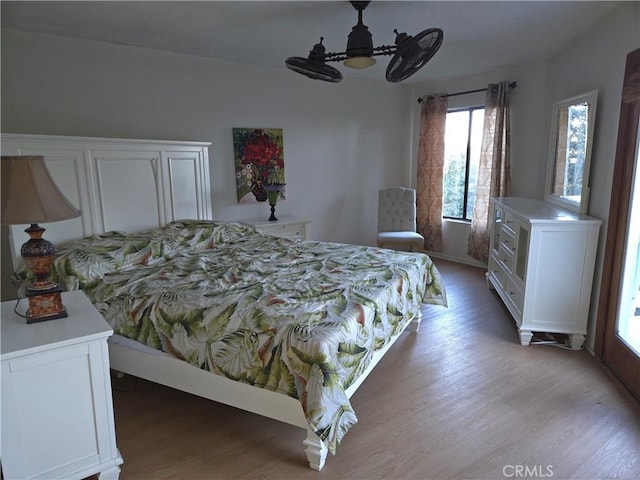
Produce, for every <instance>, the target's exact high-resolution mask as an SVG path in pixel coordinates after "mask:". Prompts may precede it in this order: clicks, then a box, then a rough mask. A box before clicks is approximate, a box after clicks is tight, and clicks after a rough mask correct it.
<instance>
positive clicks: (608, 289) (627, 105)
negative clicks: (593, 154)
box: [595, 49, 640, 399]
mask: <svg viewBox="0 0 640 480" xmlns="http://www.w3.org/2000/svg"><path fill="white" fill-rule="evenodd" d="M639 119H640V49H637V50H634V51H632V52H631V53H629V54H628V55H627V61H626V67H625V73H624V83H623V87H622V100H621V105H620V120H619V123H618V138H617V146H616V156H615V165H614V170H613V183H612V186H611V203H610V206H609V220H608V228H607V238H606V247H605V252H604V265H603V269H602V279H601V283H600V285H601V287H600V299H599V302H598V315H597V322H596V335H595V354H596V357H597V358H598V359H600V360H602V362H603V363H604V364H605V365H606V366H607V367H608V368H609V369H610V370H611V372H612V373H613V374H614V375H615V376H617V377H618V378H619V379H620V380H621V381H622V383H623V384H624V385H625V386H626V387H627V388H628V389H629V390H630V391H631V393H632V394H633V395H634V396H635V397H636V398H638V399H640V359H639V358H638V356H637V355H636V354H635V352H634V351H633V350H631V349H630V348H629V347H628V346H627V345H626V344H625V343H624V342H623V341H621V340H620V338H618V336H617V333H616V323H617V322H616V321H617V318H618V309H619V296H620V289H621V287H622V272H623V268H624V252H625V244H626V238H627V223H628V218H629V210H630V201H631V188H632V180H633V172H634V167H635V161H636V155H637V153H638V152H636V146H637V139H638V126H639ZM637 201H640V199H637Z"/></svg>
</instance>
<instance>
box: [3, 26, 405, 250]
mask: <svg viewBox="0 0 640 480" xmlns="http://www.w3.org/2000/svg"><path fill="white" fill-rule="evenodd" d="M408 103H409V89H408V87H406V86H403V85H394V84H389V83H387V82H386V81H385V80H384V79H383V78H381V79H380V81H363V80H353V79H345V80H343V81H342V82H341V83H340V84H330V83H326V82H320V81H315V80H311V79H308V78H306V77H304V76H302V75H298V74H295V73H293V72H290V71H289V70H287V69H285V68H283V69H267V68H260V67H255V66H249V65H242V64H237V63H233V62H226V61H219V60H213V59H208V58H203V57H197V56H188V55H179V54H173V53H168V52H161V51H156V50H150V49H143V48H136V47H129V46H120V45H111V44H107V43H102V42H94V41H86V40H79V39H70V38H63V37H57V36H50V35H42V34H33V33H24V32H18V31H11V30H3V31H2V131H3V132H7V133H35V134H54V135H80V136H98V137H123V138H142V139H168V140H200V141H210V142H212V146H211V148H210V152H209V153H210V159H211V177H212V197H213V198H212V201H213V215H214V218H216V219H225V220H230V219H242V218H252V217H264V218H265V219H266V218H267V217H268V215H269V212H268V206H267V205H265V204H258V205H238V204H237V199H236V193H235V172H234V161H233V143H232V133H231V129H232V128H233V127H276V128H283V129H284V143H285V152H284V156H285V168H286V180H287V200H284V201H281V202H278V207H277V211H278V212H279V213H282V214H287V213H288V214H293V215H298V216H301V217H307V218H309V219H310V220H311V221H312V224H311V236H312V238H313V239H318V240H331V241H340V242H350V243H360V244H365V245H372V244H374V243H375V233H376V222H377V192H378V189H379V188H381V187H385V186H392V185H396V184H398V185H406V184H408V183H409V181H410V180H409V170H408V165H409V163H410V162H409V157H408V155H409V147H408V145H409V142H410V136H409V125H410V118H409V116H408V115H407V111H408V110H409V108H410V107H409V104H408Z"/></svg>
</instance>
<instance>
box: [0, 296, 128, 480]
mask: <svg viewBox="0 0 640 480" xmlns="http://www.w3.org/2000/svg"><path fill="white" fill-rule="evenodd" d="M62 302H63V303H64V305H65V307H66V308H67V312H68V314H69V316H68V317H67V318H61V319H56V320H49V321H45V322H40V323H33V324H30V325H27V324H26V321H25V319H24V318H21V317H20V316H18V315H16V314H15V313H14V311H13V310H14V306H15V303H16V302H15V300H13V301H8V302H2V312H1V315H2V316H1V317H0V333H1V334H2V345H1V349H0V360H1V364H2V392H1V395H2V403H1V407H2V412H1V422H2V426H1V432H0V433H1V436H0V441H1V443H0V458H1V461H2V470H3V475H4V478H6V479H11V480H14V479H30V478H39V479H54V478H76V479H81V478H85V477H88V476H90V475H94V474H96V473H98V474H99V478H100V479H102V480H106V479H114V480H115V479H117V478H118V476H119V474H120V467H119V465H120V464H122V457H121V456H120V452H119V451H118V449H117V447H116V434H115V427H114V420H113V400H112V396H111V378H110V376H109V355H108V350H107V338H108V337H109V336H111V335H112V333H113V330H112V329H111V327H110V326H109V324H108V323H107V322H106V321H105V320H104V318H102V316H101V315H100V314H99V313H98V311H97V310H96V309H95V308H94V306H93V305H92V304H91V302H90V301H89V299H87V297H86V296H85V295H84V293H83V292H81V291H75V292H65V293H63V294H62ZM23 310H26V302H25V301H24V300H22V301H21V304H20V306H19V308H18V311H20V312H22V311H23Z"/></svg>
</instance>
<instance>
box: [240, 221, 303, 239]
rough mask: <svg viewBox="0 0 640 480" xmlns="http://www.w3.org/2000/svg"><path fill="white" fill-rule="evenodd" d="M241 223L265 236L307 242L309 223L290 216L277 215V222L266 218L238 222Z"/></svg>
mask: <svg viewBox="0 0 640 480" xmlns="http://www.w3.org/2000/svg"><path fill="white" fill-rule="evenodd" d="M240 222H241V223H244V224H246V225H252V226H254V227H255V229H256V230H257V231H258V232H260V233H263V234H265V235H274V236H276V237H284V238H291V239H294V240H295V239H298V240H309V230H310V223H311V222H310V221H309V220H306V219H304V218H300V217H293V216H290V215H281V216H280V215H278V221H276V222H270V221H268V220H267V219H266V218H253V219H250V220H240Z"/></svg>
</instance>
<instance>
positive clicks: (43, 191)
mask: <svg viewBox="0 0 640 480" xmlns="http://www.w3.org/2000/svg"><path fill="white" fill-rule="evenodd" d="M1 194H2V215H1V217H0V220H1V222H2V224H3V225H12V224H23V223H31V224H34V223H47V222H58V221H60V220H67V219H69V218H74V217H77V216H79V215H80V210H78V209H77V208H76V207H74V206H73V205H72V204H71V202H69V200H67V198H66V197H65V196H64V194H63V193H62V192H61V191H60V190H59V189H58V187H57V186H56V184H55V183H53V179H52V178H51V175H50V174H49V170H47V167H46V166H45V164H44V157H43V156H15V157H13V156H3V157H2V193H1Z"/></svg>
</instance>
